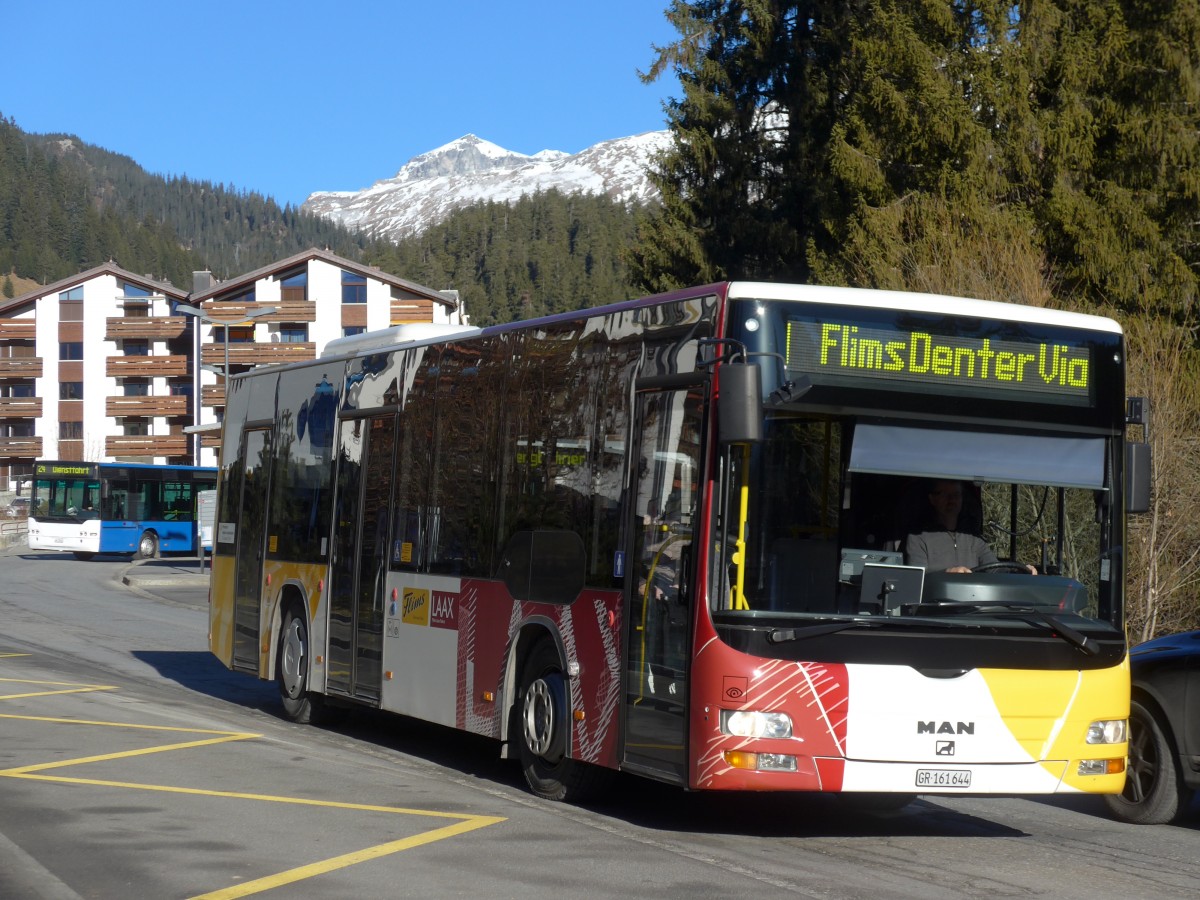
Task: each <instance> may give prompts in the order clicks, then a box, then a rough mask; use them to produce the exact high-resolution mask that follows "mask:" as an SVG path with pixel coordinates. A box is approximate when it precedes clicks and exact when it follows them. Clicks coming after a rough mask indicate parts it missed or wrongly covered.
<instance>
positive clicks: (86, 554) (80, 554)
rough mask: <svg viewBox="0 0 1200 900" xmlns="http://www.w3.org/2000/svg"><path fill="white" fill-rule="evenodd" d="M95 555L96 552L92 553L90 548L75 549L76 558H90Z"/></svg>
mask: <svg viewBox="0 0 1200 900" xmlns="http://www.w3.org/2000/svg"><path fill="white" fill-rule="evenodd" d="M95 555H96V554H95V553H93V552H92V551H91V550H76V551H75V558H76V559H91V558H92V557H93V556H95Z"/></svg>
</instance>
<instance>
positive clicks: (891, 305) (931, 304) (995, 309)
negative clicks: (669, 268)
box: [728, 281, 1121, 334]
mask: <svg viewBox="0 0 1200 900" xmlns="http://www.w3.org/2000/svg"><path fill="white" fill-rule="evenodd" d="M728 296H729V299H731V300H796V301H803V302H805V303H830V304H835V303H836V304H840V305H842V306H869V307H872V308H875V309H880V308H882V309H899V310H905V311H908V312H927V313H937V314H943V315H953V316H972V317H975V318H980V319H999V320H1004V321H1014V322H1029V323H1032V324H1037V325H1061V326H1064V327H1067V328H1086V329H1090V330H1092V331H1107V332H1112V333H1115V334H1121V326H1120V325H1119V324H1118V323H1117V322H1115V321H1113V320H1112V319H1108V318H1105V317H1103V316H1093V315H1088V314H1086V313H1076V312H1067V311H1065V310H1061V309H1046V308H1044V307H1039V306H1024V305H1022V304H1019V303H999V302H997V301H994V300H975V299H972V298H970V297H951V296H947V295H943V294H918V293H909V292H907V291H880V290H873V289H870V288H847V287H826V286H824V285H815V284H775V283H772V282H765V281H735V282H731V283H730V285H729V295H728Z"/></svg>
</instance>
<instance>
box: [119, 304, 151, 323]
mask: <svg viewBox="0 0 1200 900" xmlns="http://www.w3.org/2000/svg"><path fill="white" fill-rule="evenodd" d="M149 317H150V307H149V306H147V305H146V304H145V303H126V304H125V318H127V319H148V318H149Z"/></svg>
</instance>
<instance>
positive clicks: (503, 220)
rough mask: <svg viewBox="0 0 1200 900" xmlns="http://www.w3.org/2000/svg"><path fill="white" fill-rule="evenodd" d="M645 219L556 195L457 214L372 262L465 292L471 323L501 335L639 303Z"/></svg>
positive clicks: (604, 201)
mask: <svg viewBox="0 0 1200 900" xmlns="http://www.w3.org/2000/svg"><path fill="white" fill-rule="evenodd" d="M643 218H644V213H643V212H642V211H641V210H640V209H638V208H633V209H628V208H626V207H625V206H623V205H622V204H618V203H614V202H613V201H611V200H609V199H608V198H606V197H599V196H592V195H586V196H584V195H567V194H562V193H559V192H558V191H548V192H545V193H539V194H536V195H533V196H527V197H523V198H522V199H521V200H518V201H517V202H515V203H511V204H509V203H484V204H481V205H479V206H476V207H473V208H470V209H465V210H461V211H459V212H456V213H452V214H451V215H450V216H449V217H448V218H447V219H446V221H445V222H443V223H441V224H440V225H435V226H433V227H431V228H429V229H427V230H426V231H425V232H423V233H422V234H420V235H419V236H416V237H412V238H408V239H406V240H404V241H401V242H400V243H399V244H398V245H397V246H395V247H392V246H382V245H378V246H376V247H373V248H371V249H369V250H368V252H367V258H368V259H369V261H370V262H371V263H372V264H374V265H377V266H379V267H380V268H382V269H384V270H385V271H388V272H394V273H396V274H398V275H401V276H402V277H404V278H409V279H411V280H413V281H416V282H419V283H420V284H425V285H428V286H429V287H432V288H438V289H444V288H455V289H457V290H458V291H459V292H460V294H461V296H462V297H463V299H464V300H465V302H466V308H467V313H468V314H469V315H470V316H471V323H472V324H473V325H491V324H495V323H498V322H509V321H512V320H514V319H523V318H530V317H533V316H540V315H548V314H550V313H555V312H563V311H565V310H574V309H583V308H585V307H589V306H599V305H601V304H604V303H611V302H614V301H616V300H623V299H626V298H628V297H633V296H637V295H638V290H637V288H636V287H635V286H634V285H633V282H632V280H631V277H630V274H629V265H628V258H627V256H628V249H629V246H630V244H631V243H632V241H633V239H634V235H635V233H636V231H637V227H638V224H639V222H641V221H642V219H643Z"/></svg>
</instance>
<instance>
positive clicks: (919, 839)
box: [0, 548, 1200, 900]
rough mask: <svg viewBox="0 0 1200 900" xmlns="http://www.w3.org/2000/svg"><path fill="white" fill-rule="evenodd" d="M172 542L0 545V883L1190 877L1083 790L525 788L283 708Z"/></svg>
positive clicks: (798, 882) (850, 882) (443, 741)
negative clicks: (945, 794) (129, 549)
mask: <svg viewBox="0 0 1200 900" xmlns="http://www.w3.org/2000/svg"><path fill="white" fill-rule="evenodd" d="M206 602H207V591H206V588H205V584H204V576H203V575H202V574H200V572H199V567H198V563H197V561H196V560H189V561H167V562H162V561H160V562H158V563H155V564H148V565H143V566H139V567H136V568H131V567H130V564H129V563H128V562H127V561H125V560H121V559H116V558H97V559H94V560H91V561H88V562H82V561H78V560H75V559H73V558H71V557H69V556H65V555H60V554H50V553H31V552H29V551H27V550H22V549H20V548H15V549H9V550H6V551H0V622H2V623H3V625H2V626H0V898H4V900H7V898H49V900H60V898H64V900H74V898H79V897H84V898H114V900H115V898H121V900H125V898H129V897H131V896H136V897H139V898H146V900H154V898H184V897H211V898H232V897H243V896H259V895H264V896H271V897H305V898H307V897H331V898H354V897H362V898H366V897H370V898H374V897H383V896H392V897H462V896H470V897H513V898H539V900H540V898H554V900H561V898H562V897H576V896H588V897H646V896H654V897H668V898H675V897H679V898H688V900H697V898H708V897H713V898H716V897H722V898H724V897H754V898H761V897H763V896H778V895H792V896H804V897H825V898H858V897H870V898H891V897H895V898H922V900H929V898H958V897H988V898H991V897H1053V898H1075V897H1078V898H1089V900H1094V898H1097V897H1100V898H1104V897H1125V898H1136V897H1155V898H1167V897H1194V896H1196V894H1197V892H1198V886H1200V813H1197V812H1196V811H1195V809H1194V810H1193V813H1192V815H1191V816H1190V817H1189V819H1188V820H1187V821H1185V822H1184V823H1183V824H1180V825H1175V826H1162V827H1137V826H1129V825H1123V824H1120V823H1117V822H1114V821H1112V820H1111V819H1109V818H1108V817H1107V816H1106V815H1105V813H1104V807H1103V804H1102V803H1101V802H1100V801H1099V800H1098V799H1097V798H1089V797H1084V798H1073V799H1053V800H1046V801H1040V802H1039V801H1030V800H1020V799H1010V798H963V797H956V798H942V797H929V798H922V799H920V800H918V801H916V802H915V803H913V804H912V805H911V806H909V807H908V808H906V809H905V810H902V811H900V812H898V813H891V814H864V813H859V812H855V811H853V810H851V809H848V808H846V807H845V806H844V805H843V804H840V803H838V802H837V801H836V800H835V799H833V798H828V797H822V796H745V795H738V796H727V795H711V794H708V795H697V794H686V793H684V792H681V791H678V790H675V789H672V788H667V787H664V786H660V785H656V784H654V783H651V782H646V781H642V780H638V779H635V778H625V777H622V778H620V779H618V781H617V784H616V786H615V788H614V790H613V791H612V792H611V794H609V795H608V796H607V797H606V798H605V801H604V802H603V803H602V804H599V805H596V806H591V807H586V808H585V807H570V806H563V805H560V804H552V803H547V802H543V801H541V800H537V799H535V798H534V797H532V796H531V795H530V794H529V793H528V792H526V791H525V789H524V787H523V784H522V782H521V779H520V774H519V772H518V771H517V770H516V768H515V766H514V765H513V764H511V763H509V762H506V761H503V760H500V759H498V758H497V745H496V744H494V743H493V742H491V741H486V740H482V739H478V738H474V737H471V736H468V735H464V734H459V733H457V732H453V731H450V730H446V729H442V728H438V727H435V726H428V725H423V724H421V723H417V722H414V721H411V720H408V719H404V718H401V717H396V716H388V715H382V714H376V713H365V712H364V713H361V714H356V715H353V716H351V717H350V718H349V719H347V721H346V722H345V723H344V724H342V725H341V726H339V727H338V728H336V729H318V728H311V727H307V726H297V725H293V724H291V723H289V722H287V721H285V720H283V719H282V718H281V717H280V716H279V713H278V710H277V706H276V702H275V696H274V688H273V686H272V685H269V684H265V683H262V682H258V681H256V680H254V679H251V678H248V677H246V676H243V675H234V674H232V673H229V672H227V671H226V670H225V669H224V668H223V667H222V666H220V665H219V664H218V663H217V662H216V661H215V660H214V659H213V658H212V657H211V656H210V655H209V654H208V652H207V646H206V628H207V606H206Z"/></svg>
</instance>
